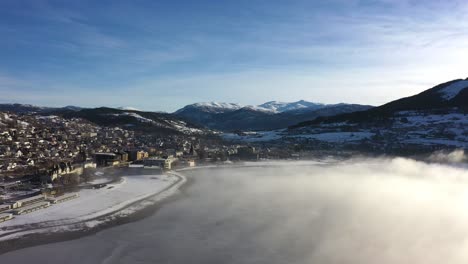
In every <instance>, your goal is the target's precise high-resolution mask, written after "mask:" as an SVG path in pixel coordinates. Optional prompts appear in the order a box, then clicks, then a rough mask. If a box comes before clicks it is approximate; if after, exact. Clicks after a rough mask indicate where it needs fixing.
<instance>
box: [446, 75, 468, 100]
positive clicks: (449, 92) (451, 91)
mask: <svg viewBox="0 0 468 264" xmlns="http://www.w3.org/2000/svg"><path fill="white" fill-rule="evenodd" d="M465 88H468V80H462V81H458V82H455V83H452V84H451V85H449V86H447V87H444V88H443V89H441V90H440V91H439V93H440V94H441V95H442V98H444V99H445V100H447V101H448V100H452V99H453V98H454V97H455V96H457V95H458V94H459V93H460V92H461V91H462V90H463V89H465Z"/></svg>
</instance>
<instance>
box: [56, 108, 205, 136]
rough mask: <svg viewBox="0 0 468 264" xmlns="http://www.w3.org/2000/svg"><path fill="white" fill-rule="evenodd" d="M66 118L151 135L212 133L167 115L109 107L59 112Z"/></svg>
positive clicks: (58, 113) (58, 112)
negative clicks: (79, 119) (119, 127)
mask: <svg viewBox="0 0 468 264" xmlns="http://www.w3.org/2000/svg"><path fill="white" fill-rule="evenodd" d="M55 113H56V114H57V115H61V116H63V117H65V118H75V117H78V118H83V119H86V120H88V121H90V122H93V123H95V124H97V125H99V126H111V127H115V126H121V127H125V128H127V129H130V130H135V131H139V132H143V133H151V134H164V135H170V134H185V135H202V134H207V133H211V132H210V131H209V130H207V129H204V128H203V127H201V126H197V125H193V124H191V123H189V122H187V121H184V120H181V119H180V118H178V117H177V116H175V115H172V114H167V113H156V112H143V111H135V110H121V109H115V108H108V107H99V108H89V109H82V110H80V111H57V112H55Z"/></svg>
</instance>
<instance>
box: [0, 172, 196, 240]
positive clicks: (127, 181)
mask: <svg viewBox="0 0 468 264" xmlns="http://www.w3.org/2000/svg"><path fill="white" fill-rule="evenodd" d="M186 181H187V179H186V178H185V176H184V175H182V174H179V173H176V172H170V173H167V174H165V175H141V176H124V177H122V181H121V182H118V183H115V184H109V185H108V186H106V188H102V189H99V190H86V189H85V190H82V191H80V198H78V199H75V200H72V201H68V202H65V203H62V204H58V205H54V206H51V207H50V208H46V209H43V210H40V211H37V212H33V213H31V214H27V215H20V216H18V218H16V219H13V220H10V221H7V222H4V223H0V242H7V241H10V240H20V239H21V238H23V237H25V236H29V235H36V234H51V233H64V234H66V233H68V232H77V231H90V230H93V229H98V228H100V227H101V226H104V225H112V222H113V221H116V220H118V219H120V218H123V217H127V216H131V215H132V214H135V213H137V212H139V211H141V210H143V209H145V208H147V207H150V206H152V205H156V204H158V203H159V202H160V201H162V200H163V199H165V198H168V197H169V196H171V195H173V194H175V193H176V192H177V190H178V189H179V188H180V187H181V186H182V185H183V184H184V183H185V182H186Z"/></svg>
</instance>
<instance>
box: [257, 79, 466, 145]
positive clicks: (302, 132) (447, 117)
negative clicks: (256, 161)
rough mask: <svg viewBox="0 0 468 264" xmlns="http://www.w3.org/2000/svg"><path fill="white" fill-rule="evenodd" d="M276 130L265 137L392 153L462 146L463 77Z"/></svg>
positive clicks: (463, 133) (463, 131) (464, 133)
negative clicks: (372, 105) (375, 104)
mask: <svg viewBox="0 0 468 264" xmlns="http://www.w3.org/2000/svg"><path fill="white" fill-rule="evenodd" d="M282 133H283V134H282V135H281V136H280V137H279V136H278V135H276V136H272V135H268V138H275V139H278V138H281V140H284V139H288V140H289V142H291V140H292V141H296V143H298V144H301V145H303V146H308V147H312V146H320V147H321V148H326V147H330V148H335V149H336V148H351V149H359V150H369V151H377V152H379V153H382V152H383V153H397V154H407V153H413V154H414V153H417V152H418V151H419V152H431V151H434V150H439V149H459V148H461V149H467V148H468V79H467V80H462V79H458V80H454V81H450V82H446V83H442V84H439V85H437V86H435V87H432V88H430V89H428V90H426V91H423V92H421V93H419V94H417V95H414V96H410V97H405V98H401V99H399V100H395V101H392V102H389V103H387V104H384V105H382V106H379V107H375V108H372V109H369V110H366V111H360V112H354V113H347V114H341V115H336V116H331V117H319V118H316V119H315V120H311V121H307V122H302V123H299V124H297V125H295V126H291V127H290V128H289V129H288V130H285V131H283V132H282ZM256 138H257V139H258V138H259V137H258V136H257V137H256Z"/></svg>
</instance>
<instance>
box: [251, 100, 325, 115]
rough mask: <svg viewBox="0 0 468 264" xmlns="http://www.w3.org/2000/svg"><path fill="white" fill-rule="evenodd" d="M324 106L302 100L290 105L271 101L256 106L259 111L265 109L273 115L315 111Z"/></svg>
mask: <svg viewBox="0 0 468 264" xmlns="http://www.w3.org/2000/svg"><path fill="white" fill-rule="evenodd" d="M325 106H326V104H321V103H312V102H307V101H304V100H300V101H297V102H292V103H285V102H278V101H271V102H266V103H264V104H261V105H258V107H259V108H260V109H266V110H269V111H271V112H274V113H283V112H288V111H298V110H317V109H320V108H323V107H325Z"/></svg>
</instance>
